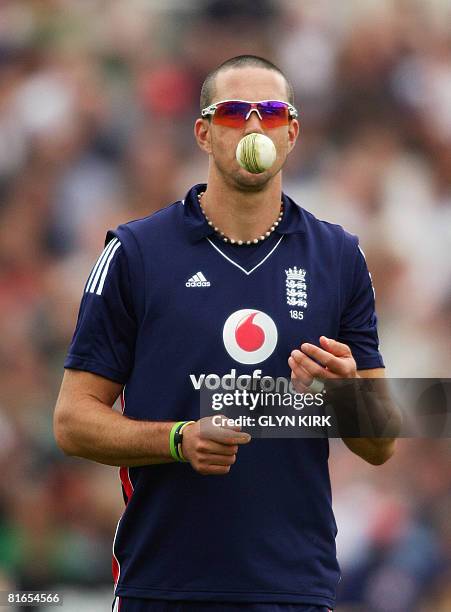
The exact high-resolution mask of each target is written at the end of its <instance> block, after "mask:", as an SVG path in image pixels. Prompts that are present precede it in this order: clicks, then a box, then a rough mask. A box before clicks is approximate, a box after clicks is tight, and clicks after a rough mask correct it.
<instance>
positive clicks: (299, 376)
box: [288, 355, 313, 393]
mask: <svg viewBox="0 0 451 612" xmlns="http://www.w3.org/2000/svg"><path fill="white" fill-rule="evenodd" d="M288 365H289V366H290V368H291V379H292V384H293V386H294V388H295V389H296V391H297V392H298V393H304V391H305V390H306V389H307V388H308V387H309V385H311V384H312V380H313V377H312V376H311V375H310V374H309V373H308V372H307V370H305V369H304V368H303V367H302V366H301V365H300V364H298V363H297V361H296V360H295V359H294V357H292V356H291V355H290V357H289V358H288Z"/></svg>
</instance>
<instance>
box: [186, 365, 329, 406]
mask: <svg viewBox="0 0 451 612" xmlns="http://www.w3.org/2000/svg"><path fill="white" fill-rule="evenodd" d="M190 379H191V383H192V385H193V387H194V389H196V390H198V391H200V390H201V389H206V390H207V391H212V390H213V391H216V390H218V392H217V393H213V394H212V395H211V400H212V406H211V407H212V409H213V410H221V409H222V408H224V407H226V408H227V407H232V406H233V407H244V408H246V409H248V410H255V409H256V408H257V406H270V407H291V408H294V409H295V410H302V408H304V406H307V407H310V406H318V407H320V406H323V404H324V397H323V393H315V394H313V393H298V392H297V391H296V389H295V387H294V386H293V384H292V381H291V380H290V379H289V378H284V377H282V376H280V377H278V378H273V377H272V376H262V371H261V370H254V371H253V372H252V374H242V375H240V376H236V369H235V368H232V369H231V370H230V373H228V374H224V376H222V377H220V376H218V374H200V375H199V376H197V377H196V376H195V375H194V374H191V375H190Z"/></svg>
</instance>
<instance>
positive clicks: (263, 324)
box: [222, 308, 277, 364]
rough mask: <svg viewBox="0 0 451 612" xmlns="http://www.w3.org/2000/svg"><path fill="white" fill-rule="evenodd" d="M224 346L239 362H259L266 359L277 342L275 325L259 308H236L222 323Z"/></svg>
mask: <svg viewBox="0 0 451 612" xmlns="http://www.w3.org/2000/svg"><path fill="white" fill-rule="evenodd" d="M222 337H223V340H224V346H225V347H226V350H227V352H228V353H229V355H230V356H231V357H232V358H233V359H235V361H238V362H239V363H246V364H252V363H260V362H261V361H264V360H265V359H267V358H268V357H269V356H270V355H271V354H272V352H273V351H274V349H275V348H276V344H277V327H276V325H275V323H274V321H273V320H272V319H271V317H269V316H268V315H267V314H265V313H264V312H261V310H255V309H251V308H244V309H243V310H237V311H236V312H234V313H233V314H231V315H230V317H229V318H228V319H227V321H226V322H225V324H224V329H223V332H222Z"/></svg>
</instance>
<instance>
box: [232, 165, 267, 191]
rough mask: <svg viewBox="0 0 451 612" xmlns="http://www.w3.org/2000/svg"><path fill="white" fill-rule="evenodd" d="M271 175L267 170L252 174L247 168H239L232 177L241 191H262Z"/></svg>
mask: <svg viewBox="0 0 451 612" xmlns="http://www.w3.org/2000/svg"><path fill="white" fill-rule="evenodd" d="M273 176H274V175H272V174H270V173H269V172H268V171H267V170H266V171H265V172H260V173H259V174H252V173H251V172H248V171H247V170H243V169H240V170H239V171H238V172H237V173H236V174H235V176H234V177H233V178H234V181H235V183H236V184H237V185H238V187H239V188H240V189H241V190H243V191H262V190H263V189H264V188H265V187H266V185H267V184H268V181H270V180H271V179H272V177H273Z"/></svg>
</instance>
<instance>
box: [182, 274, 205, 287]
mask: <svg viewBox="0 0 451 612" xmlns="http://www.w3.org/2000/svg"><path fill="white" fill-rule="evenodd" d="M185 286H186V287H209V286H210V281H207V279H206V278H205V276H204V275H203V274H202V272H196V274H194V275H193V276H192V277H191V278H189V279H188V280H187V281H186V283H185Z"/></svg>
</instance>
